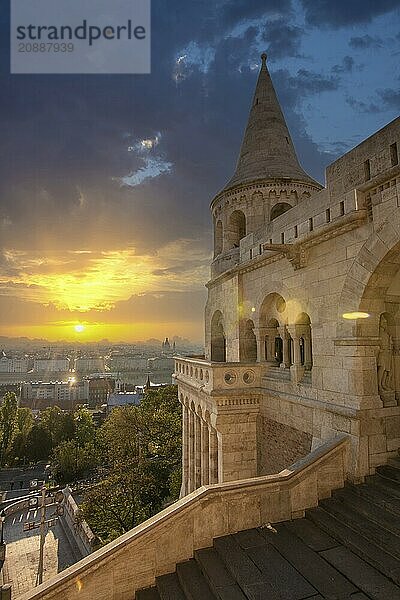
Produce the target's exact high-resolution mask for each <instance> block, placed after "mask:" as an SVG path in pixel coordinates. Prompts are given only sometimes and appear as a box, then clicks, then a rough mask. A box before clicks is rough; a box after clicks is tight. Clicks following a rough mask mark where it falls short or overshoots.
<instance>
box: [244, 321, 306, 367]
mask: <svg viewBox="0 0 400 600" xmlns="http://www.w3.org/2000/svg"><path fill="white" fill-rule="evenodd" d="M254 333H255V336H256V341H257V362H264V361H266V362H268V363H271V364H274V365H277V364H278V362H277V360H276V357H275V341H276V338H280V339H281V340H282V356H281V362H280V365H281V366H282V367H285V368H289V367H290V366H292V365H294V366H298V367H300V366H303V367H304V368H305V369H306V370H309V369H311V367H312V345H311V328H310V326H304V325H292V326H290V325H289V326H286V325H284V326H282V327H257V328H255V329H254Z"/></svg>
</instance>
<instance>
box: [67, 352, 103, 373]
mask: <svg viewBox="0 0 400 600" xmlns="http://www.w3.org/2000/svg"><path fill="white" fill-rule="evenodd" d="M74 369H75V371H76V373H96V372H98V371H104V369H105V366H104V358H102V357H101V356H79V357H78V358H76V359H75V362H74Z"/></svg>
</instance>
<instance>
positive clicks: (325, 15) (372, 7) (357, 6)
mask: <svg viewBox="0 0 400 600" xmlns="http://www.w3.org/2000/svg"><path fill="white" fill-rule="evenodd" d="M301 4H302V6H303V8H304V11H305V19H306V22H307V23H308V24H309V25H317V26H318V25H319V26H320V25H323V26H324V25H325V26H327V27H333V28H338V27H346V26H351V25H356V24H359V23H370V22H371V21H372V20H373V19H374V18H375V17H377V16H379V15H383V14H385V13H388V12H391V11H393V10H395V9H398V7H399V3H398V1H397V0H379V2H377V1H376V0H351V2H348V0H346V1H345V0H337V1H336V2H332V0H301Z"/></svg>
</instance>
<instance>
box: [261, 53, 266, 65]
mask: <svg viewBox="0 0 400 600" xmlns="http://www.w3.org/2000/svg"><path fill="white" fill-rule="evenodd" d="M261 60H262V66H263V67H266V66H267V53H266V52H263V53H262V54H261Z"/></svg>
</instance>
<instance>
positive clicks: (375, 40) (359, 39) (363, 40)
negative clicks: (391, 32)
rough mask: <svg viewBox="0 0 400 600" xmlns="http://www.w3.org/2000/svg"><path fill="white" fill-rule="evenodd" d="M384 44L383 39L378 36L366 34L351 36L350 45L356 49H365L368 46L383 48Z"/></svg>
mask: <svg viewBox="0 0 400 600" xmlns="http://www.w3.org/2000/svg"><path fill="white" fill-rule="evenodd" d="M382 45H383V42H382V39H381V38H380V37H378V36H371V35H369V34H365V35H362V36H355V37H352V38H350V41H349V46H350V47H351V48H354V50H365V49H366V48H381V47H382Z"/></svg>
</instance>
